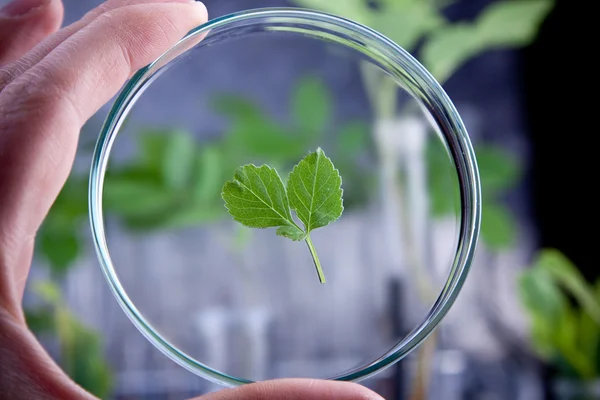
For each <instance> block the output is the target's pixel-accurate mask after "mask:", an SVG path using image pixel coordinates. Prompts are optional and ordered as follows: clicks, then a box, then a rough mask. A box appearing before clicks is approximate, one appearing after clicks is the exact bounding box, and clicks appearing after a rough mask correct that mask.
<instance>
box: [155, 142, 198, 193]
mask: <svg viewBox="0 0 600 400" xmlns="http://www.w3.org/2000/svg"><path fill="white" fill-rule="evenodd" d="M167 138H168V140H167V142H166V147H165V148H164V156H163V159H162V171H163V179H164V182H165V184H166V186H167V187H168V188H170V189H175V190H181V189H183V188H185V187H186V186H187V185H188V184H189V182H190V180H191V178H192V174H193V172H194V162H195V159H196V157H195V156H196V142H195V141H194V139H193V137H192V136H191V135H190V134H188V133H185V132H179V131H174V132H171V133H170V134H169V135H168V136H167Z"/></svg>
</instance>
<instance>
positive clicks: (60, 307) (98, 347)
mask: <svg viewBox="0 0 600 400" xmlns="http://www.w3.org/2000/svg"><path fill="white" fill-rule="evenodd" d="M32 290H33V292H34V293H36V294H37V295H38V296H39V298H40V299H41V300H42V301H44V303H46V304H45V305H44V307H41V308H39V309H37V310H33V311H29V312H28V313H27V314H26V315H27V323H28V326H29V327H30V328H31V329H34V330H36V331H37V332H41V333H48V332H50V331H52V332H55V333H56V334H57V339H58V343H59V346H60V358H59V360H58V361H59V364H60V366H61V367H62V368H63V370H64V371H65V372H66V373H67V374H68V375H69V376H70V377H71V378H72V379H73V380H74V381H75V382H76V383H77V384H79V385H80V386H81V387H83V388H84V389H85V390H87V391H89V392H90V393H92V394H94V395H96V396H98V397H100V398H107V397H108V395H109V394H110V390H111V388H112V373H111V370H110V367H109V365H108V363H107V362H106V360H105V359H104V354H103V349H102V340H101V337H100V334H99V333H98V332H96V331H94V330H92V329H90V328H88V327H86V326H85V325H83V324H82V323H81V322H79V321H78V320H77V318H76V317H75V316H74V315H73V314H72V313H71V312H70V311H69V309H68V307H67V305H66V304H65V302H64V300H63V299H62V296H61V293H60V288H59V287H58V286H57V285H56V284H55V283H53V282H50V281H42V282H36V283H35V284H34V285H33V287H32Z"/></svg>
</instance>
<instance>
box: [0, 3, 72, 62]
mask: <svg viewBox="0 0 600 400" xmlns="http://www.w3.org/2000/svg"><path fill="white" fill-rule="evenodd" d="M62 17H63V5H62V2H61V0H12V1H10V2H9V3H8V4H6V5H5V6H4V7H2V8H0V66H1V65H3V64H6V63H8V62H11V61H15V60H16V59H18V58H20V57H21V56H23V55H24V54H25V53H27V52H28V51H29V50H31V49H32V48H33V47H34V46H35V45H36V44H38V43H39V42H41V41H42V40H43V39H44V38H45V37H46V36H48V35H50V34H51V33H53V32H55V31H56V30H57V29H58V28H59V27H60V24H61V23H62Z"/></svg>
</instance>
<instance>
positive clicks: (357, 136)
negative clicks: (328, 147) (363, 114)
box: [336, 121, 369, 158]
mask: <svg viewBox="0 0 600 400" xmlns="http://www.w3.org/2000/svg"><path fill="white" fill-rule="evenodd" d="M368 145H369V127H368V126H367V125H366V124H365V123H364V122H361V121H357V122H351V123H348V124H346V125H344V126H343V127H342V128H341V130H340V134H339V137H338V141H337V149H336V155H337V156H338V158H339V157H344V158H354V157H356V156H357V155H358V154H359V153H360V152H361V151H363V150H364V149H365V148H367V146H368Z"/></svg>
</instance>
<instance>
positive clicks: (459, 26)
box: [293, 0, 553, 83]
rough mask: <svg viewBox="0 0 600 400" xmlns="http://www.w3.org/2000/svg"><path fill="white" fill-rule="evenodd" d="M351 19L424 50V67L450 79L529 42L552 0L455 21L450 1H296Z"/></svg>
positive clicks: (493, 8)
mask: <svg viewBox="0 0 600 400" xmlns="http://www.w3.org/2000/svg"><path fill="white" fill-rule="evenodd" d="M293 2H294V3H296V4H298V5H299V6H302V7H307V8H314V9H318V10H322V11H325V12H329V13H333V14H337V15H340V16H343V17H346V18H350V19H352V20H355V21H357V22H360V23H362V24H364V25H367V26H369V27H371V28H373V29H375V30H376V31H378V32H381V33H383V34H384V35H386V36H387V37H388V38H390V39H391V40H393V41H394V42H396V43H398V44H399V45H401V46H402V47H403V48H404V49H406V50H407V51H409V52H411V53H413V52H417V53H418V54H420V58H421V60H422V62H423V64H424V65H425V67H426V68H427V69H428V70H429V71H430V72H431V73H432V74H433V76H435V78H436V79H437V80H438V81H439V82H442V83H443V82H445V81H446V80H447V79H448V78H449V77H450V76H452V74H453V73H454V72H456V71H457V70H458V68H460V67H461V66H462V65H463V64H464V63H465V62H467V61H468V60H469V59H471V58H473V57H475V56H477V55H479V54H481V53H483V52H485V51H488V50H492V49H502V48H514V47H521V46H525V45H527V44H528V43H530V42H531V41H532V40H533V39H534V38H535V35H536V33H537V31H538V28H539V26H540V24H541V22H542V21H543V20H544V18H545V17H546V15H547V14H548V13H549V12H550V10H551V8H552V5H553V1H552V0H502V1H495V2H493V3H491V4H490V5H488V6H487V7H486V8H485V9H484V10H483V11H481V13H480V14H479V15H478V16H477V18H475V19H474V20H473V21H458V22H454V21H450V20H448V19H447V18H446V16H445V15H444V10H445V9H446V7H447V6H449V5H451V4H453V3H454V1H447V0H330V1H322V0H293Z"/></svg>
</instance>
